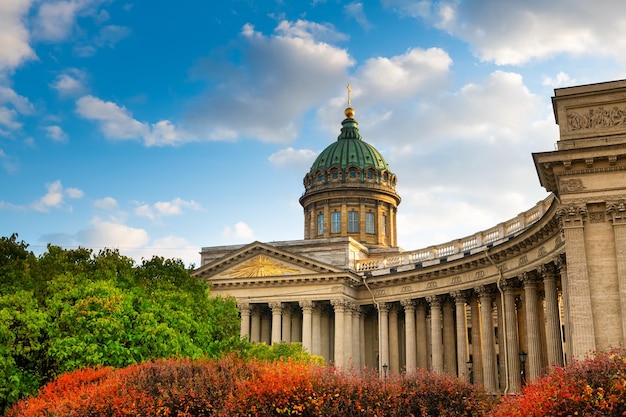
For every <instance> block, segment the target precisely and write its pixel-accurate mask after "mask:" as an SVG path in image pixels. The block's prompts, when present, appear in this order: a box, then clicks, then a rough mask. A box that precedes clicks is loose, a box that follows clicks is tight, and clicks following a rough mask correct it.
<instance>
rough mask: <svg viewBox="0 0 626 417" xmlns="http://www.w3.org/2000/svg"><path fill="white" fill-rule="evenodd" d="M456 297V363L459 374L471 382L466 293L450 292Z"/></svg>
mask: <svg viewBox="0 0 626 417" xmlns="http://www.w3.org/2000/svg"><path fill="white" fill-rule="evenodd" d="M450 295H451V296H452V297H453V298H454V307H455V314H456V363H457V368H458V369H457V376H458V377H459V379H461V380H462V381H464V382H469V372H468V371H469V370H468V369H467V360H468V359H469V356H468V354H467V314H466V312H465V301H466V300H465V294H464V293H463V292H462V291H454V292H453V293H452V294H450Z"/></svg>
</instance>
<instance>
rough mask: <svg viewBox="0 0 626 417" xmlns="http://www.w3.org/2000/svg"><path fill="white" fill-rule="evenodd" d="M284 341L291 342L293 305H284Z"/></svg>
mask: <svg viewBox="0 0 626 417" xmlns="http://www.w3.org/2000/svg"><path fill="white" fill-rule="evenodd" d="M282 320H283V329H282V336H283V341H285V342H287V343H291V305H289V304H286V305H285V306H283V319H282Z"/></svg>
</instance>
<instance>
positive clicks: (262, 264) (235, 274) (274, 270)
mask: <svg viewBox="0 0 626 417" xmlns="http://www.w3.org/2000/svg"><path fill="white" fill-rule="evenodd" d="M299 273H300V270H298V269H294V268H290V267H289V266H287V265H284V264H282V263H280V262H278V261H276V260H274V259H272V258H270V257H269V256H265V255H258V256H255V257H254V258H252V259H249V260H247V261H245V262H243V263H242V264H240V265H237V266H235V267H234V268H232V269H231V270H229V271H228V272H227V273H226V275H228V276H229V277H232V278H250V277H271V276H276V275H297V274H299Z"/></svg>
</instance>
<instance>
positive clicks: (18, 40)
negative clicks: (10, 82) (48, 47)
mask: <svg viewBox="0 0 626 417" xmlns="http://www.w3.org/2000/svg"><path fill="white" fill-rule="evenodd" d="M31 4H32V0H2V1H1V2H0V72H4V71H7V70H9V71H10V70H13V69H15V68H16V67H18V66H19V65H20V64H22V63H23V62H24V61H27V60H31V59H35V58H36V55H35V52H34V51H33V49H32V48H31V46H30V44H29V41H30V39H29V32H28V29H27V28H26V26H25V23H24V22H25V16H26V14H27V13H28V9H30V7H31Z"/></svg>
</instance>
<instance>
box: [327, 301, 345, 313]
mask: <svg viewBox="0 0 626 417" xmlns="http://www.w3.org/2000/svg"><path fill="white" fill-rule="evenodd" d="M330 304H331V305H332V306H333V308H334V309H335V312H337V311H341V312H344V311H346V308H347V307H348V302H347V301H346V300H342V299H338V298H336V299H334V300H330Z"/></svg>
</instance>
